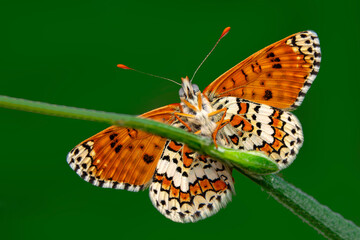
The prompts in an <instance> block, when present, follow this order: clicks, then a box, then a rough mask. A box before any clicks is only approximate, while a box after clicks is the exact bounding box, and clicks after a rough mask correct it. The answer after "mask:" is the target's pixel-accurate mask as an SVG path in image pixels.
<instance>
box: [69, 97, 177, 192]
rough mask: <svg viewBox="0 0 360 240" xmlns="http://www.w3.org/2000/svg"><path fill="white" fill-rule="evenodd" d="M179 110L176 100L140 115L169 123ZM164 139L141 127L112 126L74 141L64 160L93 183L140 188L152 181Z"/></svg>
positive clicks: (96, 184) (109, 186)
mask: <svg viewBox="0 0 360 240" xmlns="http://www.w3.org/2000/svg"><path fill="white" fill-rule="evenodd" d="M179 111H180V105H179V104H171V105H168V106H164V107H162V108H158V109H155V110H153V111H150V112H147V113H145V114H143V115H141V116H140V117H143V118H149V119H152V120H155V121H159V122H163V123H168V124H171V123H172V122H173V121H174V119H175V118H174V115H173V113H174V112H179ZM165 142H166V139H165V138H162V137H159V136H156V135H152V134H149V133H146V132H143V131H139V130H135V129H132V128H123V127H118V126H111V127H109V128H107V129H105V130H103V131H101V132H99V133H98V134H96V135H94V136H92V137H90V138H88V139H87V140H85V141H83V142H82V143H80V144H79V145H77V146H76V147H75V148H74V149H73V150H72V151H71V152H70V153H69V154H68V157H67V162H68V163H69V165H70V167H71V168H72V169H73V170H74V171H75V172H76V173H77V174H78V175H79V176H80V177H81V178H83V179H84V180H85V181H87V182H90V183H91V184H93V185H95V186H99V187H104V188H116V189H126V190H129V191H139V190H141V189H144V188H146V187H147V186H148V184H149V182H150V181H151V179H152V177H153V175H154V171H155V167H156V165H157V163H158V161H159V158H160V156H161V154H162V151H163V148H164V145H165Z"/></svg>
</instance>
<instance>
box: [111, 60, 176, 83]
mask: <svg viewBox="0 0 360 240" xmlns="http://www.w3.org/2000/svg"><path fill="white" fill-rule="evenodd" d="M117 67H118V68H122V69H128V70H133V71H135V72H138V73H142V74H145V75H148V76H152V77H156V78H161V79H165V80H168V81H170V82H173V83H176V84H177V85H180V86H181V84H180V83H178V82H176V81H174V80H172V79H170V78H166V77H161V76H158V75H154V74H151V73H146V72H142V71H139V70H136V69H133V68H129V67H128V66H125V65H124V64H118V65H117Z"/></svg>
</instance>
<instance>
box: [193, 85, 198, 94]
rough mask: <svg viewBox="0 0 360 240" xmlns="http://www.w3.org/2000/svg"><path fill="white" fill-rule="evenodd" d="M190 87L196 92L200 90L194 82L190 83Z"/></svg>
mask: <svg viewBox="0 0 360 240" xmlns="http://www.w3.org/2000/svg"><path fill="white" fill-rule="evenodd" d="M192 88H193V90H194V93H197V92H199V91H200V89H199V87H198V85H196V84H192Z"/></svg>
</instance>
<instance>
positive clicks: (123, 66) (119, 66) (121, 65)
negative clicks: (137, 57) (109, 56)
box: [116, 64, 132, 70]
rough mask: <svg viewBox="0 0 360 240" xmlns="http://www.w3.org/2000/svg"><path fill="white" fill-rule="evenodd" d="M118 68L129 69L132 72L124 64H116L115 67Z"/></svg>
mask: <svg viewBox="0 0 360 240" xmlns="http://www.w3.org/2000/svg"><path fill="white" fill-rule="evenodd" d="M116 66H117V67H118V68H122V69H130V70H132V68H129V67H128V66H125V65H124V64H118V65H116Z"/></svg>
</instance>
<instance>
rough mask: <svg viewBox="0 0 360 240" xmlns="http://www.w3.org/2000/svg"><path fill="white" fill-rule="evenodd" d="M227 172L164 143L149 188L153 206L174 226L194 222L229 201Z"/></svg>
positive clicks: (180, 147)
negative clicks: (173, 222) (178, 223)
mask: <svg viewBox="0 0 360 240" xmlns="http://www.w3.org/2000/svg"><path fill="white" fill-rule="evenodd" d="M233 185H234V182H233V178H232V176H231V169H230V168H229V167H227V166H226V165H225V164H223V163H221V162H218V161H216V160H213V159H211V158H209V157H205V156H201V155H199V154H198V153H196V152H193V151H192V150H190V149H189V148H188V147H187V146H186V145H183V144H182V143H177V142H175V141H171V140H168V141H167V142H166V144H165V148H164V152H163V154H162V156H161V158H160V161H159V163H158V165H157V167H156V170H155V174H154V178H153V181H152V183H151V185H150V191H149V194H150V199H151V201H152V203H153V205H154V206H155V207H156V208H157V209H158V210H159V211H160V212H161V213H162V214H163V215H164V216H166V217H167V218H169V219H171V220H173V221H175V222H196V221H198V220H200V219H204V218H206V217H208V216H211V215H213V214H215V213H216V212H218V211H219V210H220V209H221V208H222V207H225V206H226V204H227V203H228V202H229V201H231V195H232V191H233V189H234V186H233Z"/></svg>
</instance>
